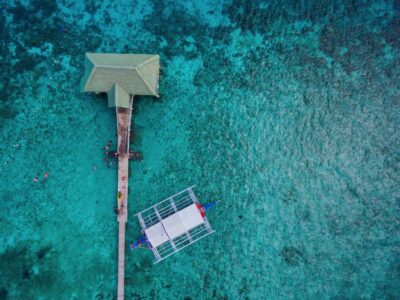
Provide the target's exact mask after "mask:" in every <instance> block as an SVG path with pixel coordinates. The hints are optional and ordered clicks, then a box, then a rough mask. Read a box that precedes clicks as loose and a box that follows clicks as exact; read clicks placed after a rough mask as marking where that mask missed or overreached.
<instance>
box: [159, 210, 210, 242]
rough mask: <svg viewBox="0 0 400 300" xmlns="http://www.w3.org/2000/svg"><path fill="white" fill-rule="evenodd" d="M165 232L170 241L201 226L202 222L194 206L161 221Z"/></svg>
mask: <svg viewBox="0 0 400 300" xmlns="http://www.w3.org/2000/svg"><path fill="white" fill-rule="evenodd" d="M162 223H163V225H164V228H165V231H166V232H167V233H168V236H169V238H170V239H174V238H176V237H178V236H180V235H182V234H184V233H185V232H186V231H189V230H190V229H192V228H194V227H196V226H198V225H200V224H203V223H204V220H203V218H202V217H201V214H200V212H199V210H198V208H197V206H196V204H192V205H190V206H188V207H186V208H184V209H182V210H180V211H178V212H177V213H175V214H173V215H172V216H169V217H168V218H165V219H164V220H162Z"/></svg>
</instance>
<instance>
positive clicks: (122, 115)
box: [116, 97, 133, 300]
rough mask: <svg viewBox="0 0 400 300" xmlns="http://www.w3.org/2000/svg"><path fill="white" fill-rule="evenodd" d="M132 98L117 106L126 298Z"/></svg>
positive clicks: (120, 237)
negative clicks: (127, 104)
mask: <svg viewBox="0 0 400 300" xmlns="http://www.w3.org/2000/svg"><path fill="white" fill-rule="evenodd" d="M132 100H133V97H132V98H131V100H130V105H129V106H130V107H129V108H121V107H117V108H116V113H117V124H118V125H117V126H118V128H117V130H118V194H117V209H118V226H119V228H118V290H117V299H118V300H123V299H124V277H125V227H126V222H127V221H128V176H129V169H128V167H129V166H128V165H129V136H130V128H131V115H132Z"/></svg>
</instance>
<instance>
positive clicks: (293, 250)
mask: <svg viewBox="0 0 400 300" xmlns="http://www.w3.org/2000/svg"><path fill="white" fill-rule="evenodd" d="M399 7H400V2H399V1H235V0H234V1H211V0H210V1H204V2H202V3H200V2H198V1H193V2H184V1H144V0H143V1H135V2H134V3H133V2H132V1H118V2H115V1H85V2H84V3H81V2H79V1H57V2H48V1H41V0H33V1H3V2H1V4H0V8H1V9H0V37H1V43H0V58H1V60H0V64H1V72H0V76H1V80H0V199H1V200H0V231H1V235H0V299H114V298H115V295H116V274H117V268H116V254H117V252H116V245H117V223H116V220H115V215H114V213H113V207H114V205H115V191H116V169H115V168H113V167H111V168H108V167H107V166H106V165H105V163H104V161H103V159H104V153H103V147H104V145H105V144H106V143H107V141H108V140H110V139H114V141H115V137H116V126H115V112H114V111H113V110H111V109H110V110H109V109H108V108H107V104H106V101H107V100H106V97H105V96H104V95H83V94H81V93H79V80H80V78H81V76H82V75H83V69H84V65H83V63H84V53H85V52H87V51H91V52H115V53H152V54H159V55H160V56H161V61H162V65H163V69H162V73H163V77H162V78H161V81H160V85H161V86H160V93H161V98H160V99H159V100H156V99H152V98H147V97H137V98H136V101H135V115H134V116H133V123H134V130H135V138H134V140H133V144H132V148H133V149H134V150H140V151H142V152H143V154H144V160H143V161H142V162H133V163H132V164H131V166H130V171H131V174H132V175H131V177H130V178H129V185H130V191H129V194H130V198H129V203H130V204H129V209H130V218H129V221H130V222H129V223H128V231H129V234H128V236H127V242H130V241H131V240H133V239H134V238H135V237H136V236H137V235H138V234H139V231H138V230H139V229H138V228H139V227H138V224H137V223H136V222H135V219H134V217H133V215H134V214H135V212H138V211H140V210H142V209H144V208H146V207H148V206H149V205H151V204H153V203H155V202H157V201H158V200H160V199H162V198H163V197H166V196H168V195H170V194H174V193H175V192H177V191H179V190H182V189H184V188H186V187H188V186H190V185H193V184H196V185H197V188H196V191H197V194H198V196H199V199H200V201H202V202H209V201H215V200H218V201H220V204H219V206H217V207H216V208H214V209H213V210H212V211H210V213H209V217H208V218H209V221H210V223H211V224H212V225H213V227H214V228H215V229H216V230H217V233H215V234H213V235H211V236H210V237H207V238H206V239H204V240H202V241H200V242H199V243H197V244H196V245H194V246H192V247H190V248H187V249H185V250H184V251H181V252H180V253H179V254H177V255H176V256H173V257H171V258H169V259H167V260H165V261H164V262H162V263H160V264H158V265H155V266H153V265H152V264H151V262H152V254H151V253H148V252H145V251H143V252H140V250H138V251H136V252H127V270H126V295H127V299H397V298H400V284H399V278H400V265H399V261H400V259H399V258H400V257H399V256H400V255H399V246H400V240H399V236H400V225H399V204H400V184H399V183H400V172H399V170H400V150H399V149H400V147H399V144H400V130H399V129H400V114H399V111H400V110H399V109H400V101H399V99H400V97H399V96H400V95H399V88H400V83H399V82H400V81H399V78H400V77H399V73H400V60H399V58H400V50H399V49H400V42H399V41H400V33H399V28H400V15H399V11H400V9H399ZM46 172H47V174H48V177H47V178H45V176H44V175H45V173H46ZM34 178H37V181H34V180H33V179H34Z"/></svg>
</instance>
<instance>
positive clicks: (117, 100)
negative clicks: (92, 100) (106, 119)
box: [107, 83, 130, 108]
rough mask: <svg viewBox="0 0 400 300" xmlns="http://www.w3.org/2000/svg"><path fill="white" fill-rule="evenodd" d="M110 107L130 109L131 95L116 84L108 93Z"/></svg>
mask: <svg viewBox="0 0 400 300" xmlns="http://www.w3.org/2000/svg"><path fill="white" fill-rule="evenodd" d="M107 95H108V107H114V106H118V107H125V108H128V107H129V99H130V96H129V94H128V93H127V92H126V91H125V90H124V89H123V88H122V87H120V86H119V84H117V83H116V84H114V85H113V87H112V88H111V90H109V91H108V93H107Z"/></svg>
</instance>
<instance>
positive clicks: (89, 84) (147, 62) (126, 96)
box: [81, 53, 160, 300]
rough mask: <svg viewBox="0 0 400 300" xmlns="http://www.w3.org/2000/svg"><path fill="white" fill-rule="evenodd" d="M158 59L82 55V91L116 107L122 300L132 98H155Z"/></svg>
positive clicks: (121, 293) (119, 295) (119, 296)
mask: <svg viewBox="0 0 400 300" xmlns="http://www.w3.org/2000/svg"><path fill="white" fill-rule="evenodd" d="M159 70H160V57H159V56H158V55H149V54H110V53H86V55H85V74H84V76H83V78H82V81H81V91H82V92H96V93H107V94H108V106H109V107H115V108H116V114H117V130H118V148H117V149H118V150H117V151H118V155H117V157H118V192H117V211H118V222H119V228H118V290H117V299H118V300H123V299H124V276H125V228H126V222H127V221H128V175H129V174H128V163H129V157H130V151H129V136H130V130H131V129H130V127H131V115H132V102H133V97H134V95H150V96H155V97H158V96H159V95H158V81H159Z"/></svg>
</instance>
